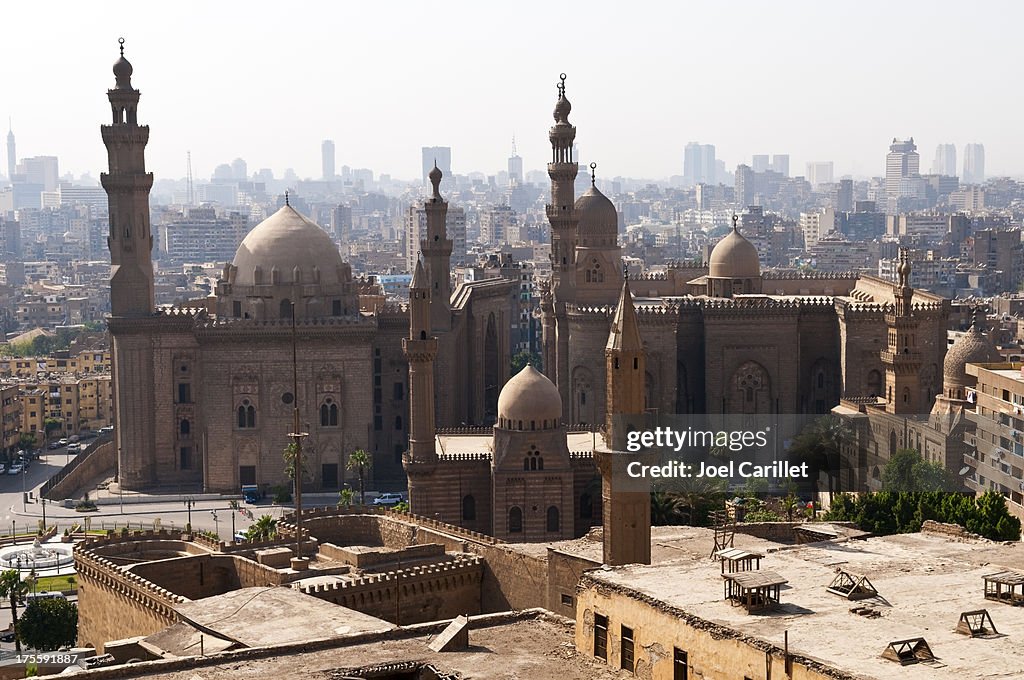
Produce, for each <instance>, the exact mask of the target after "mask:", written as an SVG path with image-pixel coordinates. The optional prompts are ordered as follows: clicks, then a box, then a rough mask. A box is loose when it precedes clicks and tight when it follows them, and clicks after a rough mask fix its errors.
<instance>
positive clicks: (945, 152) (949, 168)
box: [932, 144, 956, 177]
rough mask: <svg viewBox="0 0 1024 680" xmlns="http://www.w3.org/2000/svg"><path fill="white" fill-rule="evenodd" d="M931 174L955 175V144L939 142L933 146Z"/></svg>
mask: <svg viewBox="0 0 1024 680" xmlns="http://www.w3.org/2000/svg"><path fill="white" fill-rule="evenodd" d="M932 174H933V175H945V176H946V177H956V145H955V144H939V145H938V146H937V147H935V160H934V161H932Z"/></svg>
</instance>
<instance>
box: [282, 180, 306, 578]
mask: <svg viewBox="0 0 1024 680" xmlns="http://www.w3.org/2000/svg"><path fill="white" fill-rule="evenodd" d="M287 202H288V194H287V193H285V203H287ZM292 404H294V408H293V409H292V431H291V432H290V433H288V436H289V437H291V439H292V442H293V443H294V444H295V451H294V453H295V459H294V461H293V462H292V465H293V468H294V471H295V558H296V561H297V563H298V564H301V560H302V440H303V439H305V438H306V437H308V436H309V433H308V432H303V431H302V430H301V429H300V423H299V355H298V330H297V326H296V319H295V303H294V302H293V303H292Z"/></svg>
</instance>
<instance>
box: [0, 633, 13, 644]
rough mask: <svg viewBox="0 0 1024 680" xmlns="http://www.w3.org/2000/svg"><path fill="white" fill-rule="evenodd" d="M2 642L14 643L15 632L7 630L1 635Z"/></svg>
mask: <svg viewBox="0 0 1024 680" xmlns="http://www.w3.org/2000/svg"><path fill="white" fill-rule="evenodd" d="M0 642H14V631H13V630H5V631H4V632H2V633H0Z"/></svg>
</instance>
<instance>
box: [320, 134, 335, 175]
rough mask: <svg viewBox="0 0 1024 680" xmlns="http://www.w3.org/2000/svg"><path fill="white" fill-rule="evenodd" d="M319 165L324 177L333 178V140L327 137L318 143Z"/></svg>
mask: <svg viewBox="0 0 1024 680" xmlns="http://www.w3.org/2000/svg"><path fill="white" fill-rule="evenodd" d="M320 166H321V168H322V170H323V178H324V179H326V180H332V179H334V142H332V141H331V140H329V139H325V140H324V141H323V143H322V144H321V145H320Z"/></svg>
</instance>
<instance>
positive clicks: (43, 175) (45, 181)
mask: <svg viewBox="0 0 1024 680" xmlns="http://www.w3.org/2000/svg"><path fill="white" fill-rule="evenodd" d="M15 172H16V174H18V175H24V181H25V182H26V183H28V184H38V185H40V186H42V187H43V191H55V190H56V189H57V182H58V179H59V178H60V172H59V171H58V169H57V157H56V156H33V157H32V158H22V159H21V163H19V164H18V167H17V168H16V169H15Z"/></svg>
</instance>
